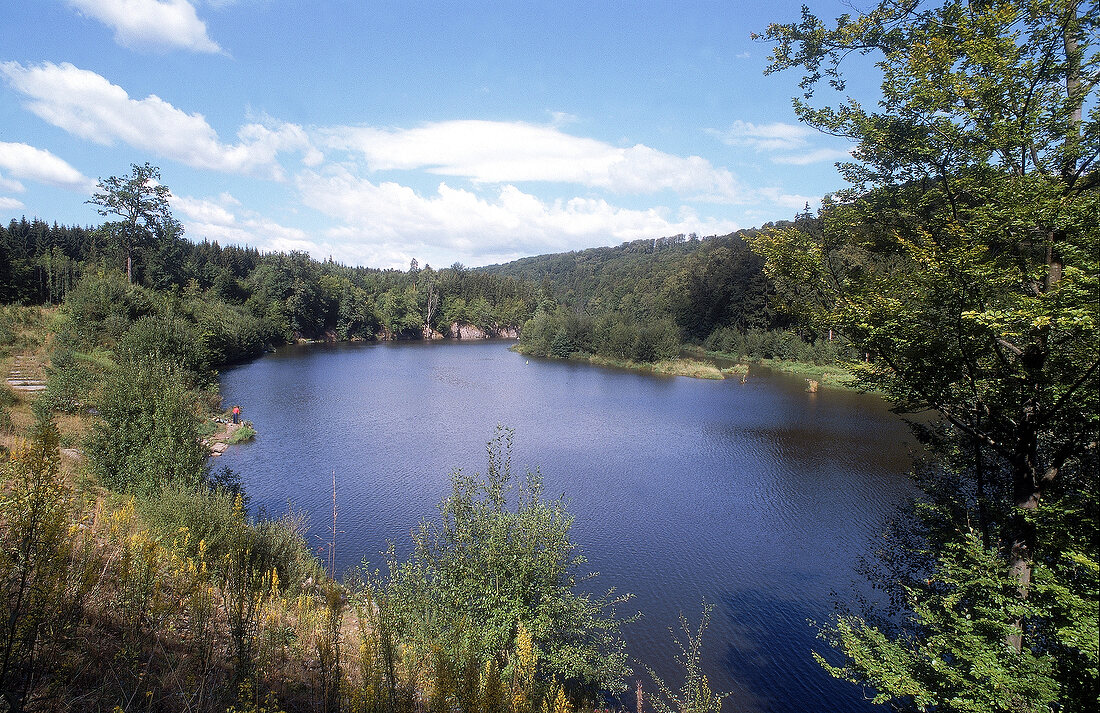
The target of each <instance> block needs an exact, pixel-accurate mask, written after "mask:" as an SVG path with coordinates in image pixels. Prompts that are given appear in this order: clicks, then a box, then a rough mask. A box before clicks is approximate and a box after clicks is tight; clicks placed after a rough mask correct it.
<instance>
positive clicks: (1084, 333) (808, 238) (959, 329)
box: [752, 0, 1100, 710]
mask: <svg viewBox="0 0 1100 713" xmlns="http://www.w3.org/2000/svg"><path fill="white" fill-rule="evenodd" d="M1098 22H1100V16H1098V15H1097V13H1095V12H1094V11H1092V10H1089V9H1088V8H1087V7H1086V5H1085V4H1083V3H1079V2H1076V1H1075V0H983V1H981V2H978V1H977V0H974V1H971V2H966V1H964V0H949V1H947V2H941V3H937V4H935V5H933V6H930V7H929V6H923V5H920V4H918V3H916V2H901V3H897V2H892V1H888V2H881V3H880V4H878V5H877V6H876V7H874V8H873V9H872V10H871V11H869V12H868V13H866V14H863V15H860V16H858V17H854V18H853V17H851V16H847V15H845V16H842V17H841V18H839V19H838V20H837V22H836V24H835V26H833V27H829V26H826V25H825V24H824V23H823V22H822V21H820V20H819V19H818V18H816V17H814V16H813V15H812V14H810V13H809V11H804V12H803V16H802V19H801V21H800V22H798V23H792V24H787V25H772V26H771V27H769V28H768V30H767V32H766V33H765V35H764V37H765V39H767V40H769V41H771V42H774V43H775V49H774V52H773V55H772V63H771V66H770V67H769V72H772V71H779V70H782V69H787V68H792V67H801V68H802V69H803V70H804V72H805V75H804V78H803V80H802V84H801V86H802V88H803V89H804V91H805V93H804V96H803V97H802V98H800V99H796V100H795V109H796V111H797V112H798V114H799V116H800V118H802V120H803V121H805V122H807V123H809V124H810V125H812V126H815V127H817V128H819V129H821V130H823V131H825V132H827V133H831V134H834V135H838V136H844V137H847V138H850V139H852V140H853V141H855V142H857V147H856V149H855V151H854V152H853V157H854V159H855V160H854V161H853V162H851V163H846V164H842V165H841V170H842V172H843V174H844V175H845V177H846V178H847V179H848V181H849V182H850V183H851V184H852V187H851V188H850V189H848V190H846V191H843V192H841V193H839V194H838V195H837V196H835V197H833V198H831V199H829V200H827V201H826V205H825V209H824V210H823V218H824V222H823V226H822V228H821V229H820V230H807V229H798V228H788V229H783V230H772V231H767V232H765V233H762V234H761V235H759V236H756V237H755V238H753V239H752V242H753V245H754V248H755V249H756V250H757V251H758V252H760V253H761V254H762V255H763V256H764V257H765V259H766V267H765V270H766V272H767V274H768V276H769V277H770V278H771V279H772V280H773V281H774V283H775V285H776V287H777V289H778V291H779V293H780V296H781V297H782V299H783V300H784V301H785V302H786V304H787V306H788V307H790V308H792V309H794V310H795V311H796V312H798V313H800V314H801V315H802V316H803V317H804V318H805V319H807V320H810V321H811V323H812V324H814V325H817V326H820V327H828V328H833V329H836V330H837V331H838V332H840V333H841V334H843V335H844V336H845V337H847V338H848V339H850V340H851V341H852V343H853V344H854V345H856V346H857V347H858V348H859V349H860V351H864V352H867V353H870V354H872V355H873V356H874V357H875V358H874V359H873V360H872V361H871V362H869V363H868V364H866V365H865V366H864V367H863V368H862V371H861V378H862V381H863V383H864V384H865V385H867V386H871V387H874V388H878V389H881V390H883V391H885V392H886V393H887V394H889V395H890V396H891V397H892V398H893V399H894V400H895V402H896V403H897V404H898V406H899V408H900V409H901V410H903V411H908V412H920V411H925V410H932V411H934V412H937V413H938V414H940V415H941V416H942V418H943V419H944V420H945V421H946V422H947V423H948V424H949V431H948V432H947V433H946V438H939V439H937V440H936V442H935V443H934V445H936V446H937V447H938V450H939V452H940V454H941V455H942V456H943V458H944V461H945V462H947V461H951V462H950V463H949V464H948V465H946V466H945V472H946V473H948V474H951V475H953V476H955V477H957V478H964V479H967V480H968V481H969V482H971V483H972V487H970V488H969V490H968V491H967V492H968V495H967V501H966V502H963V503H961V504H960V505H961V506H962V507H964V509H965V508H967V507H969V508H970V509H971V510H972V511H973V512H972V515H973V522H975V523H976V524H977V525H978V528H979V530H980V533H981V536H982V546H983V547H985V548H986V549H988V550H989V551H990V552H991V553H993V554H994V555H995V556H996V557H998V558H1000V560H1001V561H1002V562H1003V563H1004V564H1005V570H1006V571H1007V572H1008V573H1009V576H1010V578H1011V581H1012V582H1013V588H1014V599H1015V602H1009V601H1007V600H1004V599H1000V600H998V601H999V602H1000V605H1003V606H1004V607H1010V608H1011V607H1016V609H1017V611H1016V614H1015V615H1013V616H1012V617H1011V618H1010V620H1009V623H1010V624H1011V626H1009V627H1008V629H1005V630H1003V631H1002V633H1003V637H1004V638H1003V640H1002V641H999V642H998V641H997V640H996V637H992V638H987V640H985V643H984V644H983V643H981V642H979V641H978V640H972V641H971V642H970V643H971V644H973V645H975V646H978V645H981V646H982V647H983V648H982V649H981V650H982V651H984V652H986V654H988V655H989V656H993V657H994V658H997V657H998V656H999V654H997V652H996V648H997V647H998V646H1003V645H1005V644H1006V643H1007V644H1008V645H1009V647H1010V649H1011V650H1012V651H1013V652H1014V653H1013V656H1014V657H1015V658H1013V659H1012V663H1013V665H1014V666H1021V667H1024V668H1027V666H1026V665H1025V664H1026V660H1027V657H1028V656H1034V657H1038V658H1042V657H1044V656H1050V657H1052V658H1051V660H1050V663H1051V674H1050V675H1051V676H1052V677H1053V679H1054V680H1056V681H1057V682H1058V685H1059V687H1060V688H1059V693H1058V698H1059V700H1061V701H1062V704H1063V705H1064V706H1065V707H1066V709H1067V710H1068V709H1077V708H1079V707H1083V705H1084V702H1085V701H1087V700H1089V696H1091V702H1093V703H1094V702H1095V698H1096V677H1097V673H1096V657H1095V654H1094V653H1093V654H1092V655H1089V654H1088V653H1087V651H1083V650H1081V649H1080V648H1079V647H1077V648H1074V647H1073V646H1072V645H1070V646H1068V648H1067V646H1066V645H1065V642H1064V641H1062V640H1061V639H1059V635H1058V633H1057V632H1058V631H1059V629H1060V628H1066V627H1069V628H1073V627H1074V625H1075V622H1074V621H1073V620H1072V616H1071V619H1068V620H1067V619H1066V618H1064V617H1062V616H1058V615H1055V614H1054V613H1053V611H1054V610H1058V611H1063V612H1065V611H1070V610H1072V609H1073V607H1072V606H1070V604H1071V603H1072V601H1075V598H1080V597H1081V596H1083V595H1085V594H1087V592H1088V591H1089V587H1091V586H1093V584H1092V583H1093V582H1094V581H1095V579H1094V578H1090V577H1089V576H1083V575H1080V574H1079V573H1078V574H1073V573H1072V572H1073V570H1072V569H1067V568H1065V567H1064V566H1062V565H1061V564H1060V563H1061V562H1062V561H1063V559H1064V557H1066V556H1067V555H1068V554H1069V553H1073V554H1074V555H1075V556H1078V557H1080V558H1083V559H1082V560H1081V561H1082V562H1084V563H1085V564H1084V565H1082V566H1083V567H1084V569H1085V570H1086V571H1088V568H1089V567H1092V566H1095V562H1096V560H1097V557H1096V551H1097V545H1096V520H1095V517H1091V518H1090V517H1073V518H1068V519H1067V518H1066V517H1063V516H1064V515H1065V514H1066V512H1067V511H1068V510H1072V509H1074V508H1077V507H1078V506H1079V505H1080V504H1082V503H1085V504H1089V503H1091V504H1092V505H1086V509H1087V508H1088V507H1092V506H1094V504H1095V497H1094V486H1093V484H1092V483H1091V476H1090V471H1091V469H1094V468H1095V467H1096V448H1097V438H1096V430H1097V423H1098V417H1097V413H1098V406H1100V404H1098V400H1097V394H1098V388H1097V386H1098V385H1097V371H1098V368H1100V355H1098V350H1097V344H1098V332H1097V323H1098V320H1100V314H1098V312H1100V310H1098V306H1097V305H1098V302H1100V290H1098V273H1100V237H1098V232H1097V225H1098V224H1100V198H1098V189H1100V174H1098V173H1097V171H1096V160H1097V157H1098V155H1100V108H1098V107H1097V103H1096V102H1095V100H1094V99H1095V87H1096V82H1097V79H1098V67H1100V60H1098V57H1097V52H1096V49H1095V47H1094V46H1093V45H1092V44H1091V38H1093V37H1095V34H1096V30H1097V27H1098ZM872 53H873V54H874V55H875V57H876V59H877V65H876V66H877V67H878V69H879V70H880V71H881V72H882V76H883V82H882V89H881V93H882V96H881V99H880V101H879V103H878V106H877V107H876V108H873V109H872V108H868V107H866V106H864V105H863V104H861V103H860V102H859V101H857V100H856V99H854V98H848V99H847V100H846V101H844V102H842V103H840V104H839V105H836V106H815V105H814V98H815V91H816V90H817V89H818V85H819V84H820V82H821V81H822V80H827V82H828V83H829V85H830V86H831V87H832V88H833V89H834V90H838V91H841V92H843V91H845V81H844V80H845V77H844V73H843V71H842V70H843V68H844V62H845V60H846V59H849V60H850V58H851V57H852V56H859V55H867V54H872ZM1090 98H1091V99H1090ZM1086 111H1087V117H1086V116H1085V112H1086ZM948 453H950V457H948V455H947V454H948ZM1055 521H1059V522H1062V523H1063V524H1067V523H1068V524H1072V525H1073V526H1074V527H1075V528H1076V531H1075V535H1077V536H1079V537H1080V538H1081V540H1082V541H1083V542H1084V543H1085V544H1084V546H1083V548H1076V549H1066V548H1067V545H1066V543H1065V542H1064V541H1063V540H1064V537H1063V536H1062V535H1061V534H1060V533H1059V532H1058V529H1057V528H1050V527H1048V526H1047V525H1049V523H1052V522H1055ZM956 525H957V523H956ZM966 532H967V530H966V528H965V527H959V526H956V527H955V528H954V529H953V530H951V529H945V530H941V531H940V532H938V533H937V534H936V538H934V539H933V540H932V546H933V547H934V548H935V552H936V553H937V554H938V555H941V556H942V557H940V558H939V559H937V560H936V561H935V563H934V564H933V565H932V575H933V576H932V579H933V581H944V579H945V578H951V577H954V574H953V573H954V572H956V570H957V563H958V561H959V559H958V556H959V555H958V552H957V551H956V550H952V549H951V548H952V547H958V546H959V545H960V543H962V542H965V541H966V537H967V535H966ZM944 538H947V539H946V541H945V539H944ZM952 552H955V555H953V556H952V557H953V559H952V558H951V557H949V558H948V559H946V560H945V559H943V557H948V555H950V554H951V553H952ZM934 559H935V558H934ZM1088 563H1092V564H1088ZM1041 578H1053V579H1054V580H1056V581H1058V582H1059V583H1060V584H1059V585H1058V586H1060V587H1063V589H1064V592H1063V593H1064V594H1065V598H1064V599H1062V600H1061V603H1059V604H1057V605H1052V606H1053V609H1047V610H1042V612H1037V611H1029V610H1027V609H1026V607H1023V605H1022V604H1021V602H1025V603H1029V604H1030V598H1031V597H1032V596H1039V595H1038V593H1037V588H1038V587H1039V580H1040V579H1041ZM952 581H954V580H952ZM1048 584H1049V582H1048ZM1043 586H1047V585H1043ZM949 588H953V589H955V590H957V591H958V592H959V594H958V596H960V597H962V598H963V599H967V598H969V596H970V595H969V594H967V593H966V592H967V591H969V590H967V589H966V588H965V587H961V585H951V587H949ZM1055 589H1057V587H1055ZM932 595H933V589H932V588H926V589H925V590H924V594H923V595H921V596H919V597H918V598H917V600H915V601H912V602H911V606H912V607H913V608H914V610H913V612H914V614H915V618H914V619H913V620H912V623H913V624H914V626H915V627H916V630H917V631H918V632H924V633H925V634H927V633H928V632H930V631H934V630H936V629H937V627H938V628H939V629H941V630H942V631H945V632H948V631H952V630H954V627H958V626H962V624H963V622H964V621H966V619H965V618H964V617H958V618H955V619H953V620H951V621H948V620H946V619H941V620H938V621H937V622H930V621H929V620H928V619H927V617H925V616H924V615H923V614H922V612H921V610H920V609H917V607H921V608H924V607H927V606H930V601H931V600H930V599H928V598H927V597H930V596H932ZM1056 598H1057V597H1056ZM1041 613H1042V615H1040V614H1041ZM1078 614H1079V613H1078ZM998 620H1001V619H998ZM842 624H843V622H842ZM872 629H874V627H872ZM874 630H875V631H878V630H877V629H874ZM867 631H869V629H864V628H860V627H853V626H848V625H843V626H841V627H840V628H837V629H834V633H835V634H836V637H837V638H836V641H837V642H838V643H839V644H841V647H842V648H844V649H845V650H846V651H847V653H848V654H849V661H848V668H847V669H846V671H847V673H846V675H847V676H848V677H849V678H852V680H859V681H860V682H862V683H869V684H871V685H872V686H875V687H877V688H878V689H879V690H880V691H889V692H891V696H893V697H894V698H895V699H897V700H902V701H908V705H911V706H915V707H917V708H921V709H928V708H933V707H934V708H936V709H945V710H957V709H973V708H967V707H965V706H962V704H961V703H958V701H956V700H955V699H954V698H953V697H952V694H951V693H950V691H951V687H950V685H948V684H947V683H946V682H947V681H948V680H949V679H950V677H951V675H955V674H957V673H958V672H959V671H960V670H962V669H963V668H964V667H965V665H966V661H967V660H969V655H968V656H962V655H961V653H962V652H963V648H961V647H960V648H959V649H958V650H957V651H956V652H954V654H953V655H951V656H946V657H944V658H942V659H940V662H941V665H943V666H948V667H950V668H951V669H952V671H953V673H951V674H948V673H946V672H942V673H941V675H940V676H939V677H938V678H937V680H938V681H939V683H940V684H943V685H942V687H940V688H935V687H933V688H929V689H927V690H928V691H929V693H928V694H927V695H924V694H921V696H916V694H911V693H910V694H907V693H905V691H906V690H907V689H906V688H905V686H902V685H899V683H898V681H899V680H900V681H907V682H909V683H914V682H915V681H916V679H915V678H914V677H913V672H912V671H900V670H893V671H890V672H885V669H883V668H881V666H879V664H882V663H883V662H886V661H887V660H889V659H890V657H892V656H894V655H896V652H893V653H891V652H890V651H889V650H888V649H886V648H883V647H880V646H878V645H877V644H876V641H875V639H874V637H871V636H868V635H865V634H866V633H867ZM921 640H922V639H921V638H920V635H917V636H916V637H915V638H914V637H913V636H905V637H899V638H897V639H895V641H896V643H897V644H898V645H900V646H902V647H904V648H906V649H907V650H912V651H916V649H917V647H918V645H919V642H920V641H921ZM1092 648H1093V649H1094V648H1095V642H1092ZM855 651H860V652H863V655H861V656H860V657H854V656H853V652H855ZM970 655H978V654H977V653H976V652H971V654H970ZM999 660H1007V659H1004V658H1003V657H1001V658H1000V659H999ZM1029 671H1030V672H1028V671H1024V670H1023V668H1018V669H1017V673H1018V674H1019V675H1021V676H1024V677H1029V676H1031V675H1032V674H1033V673H1034V670H1031V669H1029ZM1006 675H1007V674H1006ZM891 676H897V677H900V678H897V679H891ZM998 680H999V679H998V678H997V677H995V676H992V675H991V676H987V677H981V676H979V677H978V680H977V681H976V682H975V685H983V686H986V687H991V688H996V687H997V685H998V683H997V681H998ZM925 684H927V681H925V683H922V684H921V685H925ZM914 685H916V684H915V683H914ZM1036 700H1039V699H1036ZM1002 704H1003V701H1002V703H996V704H994V703H988V705H989V706H992V707H993V708H994V709H996V707H997V706H1000V705H1002ZM983 705H986V704H983ZM1004 705H1007V704H1004Z"/></svg>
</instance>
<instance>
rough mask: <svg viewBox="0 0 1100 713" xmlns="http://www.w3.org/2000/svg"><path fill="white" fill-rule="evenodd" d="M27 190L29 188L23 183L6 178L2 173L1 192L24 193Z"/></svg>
mask: <svg viewBox="0 0 1100 713" xmlns="http://www.w3.org/2000/svg"><path fill="white" fill-rule="evenodd" d="M25 190H27V187H26V186H24V185H23V184H22V183H20V182H19V181H16V180H14V179H11V178H4V174H2V173H0V191H9V192H11V193H22V192H23V191H25Z"/></svg>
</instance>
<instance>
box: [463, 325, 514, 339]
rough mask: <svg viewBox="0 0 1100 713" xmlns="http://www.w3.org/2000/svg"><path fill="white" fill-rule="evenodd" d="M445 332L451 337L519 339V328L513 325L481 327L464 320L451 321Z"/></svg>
mask: <svg viewBox="0 0 1100 713" xmlns="http://www.w3.org/2000/svg"><path fill="white" fill-rule="evenodd" d="M447 333H448V336H449V337H450V338H451V339H490V338H493V337H497V338H504V339H519V330H518V329H516V328H515V327H498V326H493V327H491V328H489V329H482V328H481V327H478V326H476V325H473V324H468V323H466V322H453V323H452V324H451V326H450V328H449V329H448V330H447Z"/></svg>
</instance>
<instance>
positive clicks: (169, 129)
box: [0, 62, 321, 179]
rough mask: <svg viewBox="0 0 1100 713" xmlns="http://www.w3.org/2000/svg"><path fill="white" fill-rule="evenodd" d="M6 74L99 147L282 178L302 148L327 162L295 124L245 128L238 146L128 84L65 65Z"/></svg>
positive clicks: (38, 107)
mask: <svg viewBox="0 0 1100 713" xmlns="http://www.w3.org/2000/svg"><path fill="white" fill-rule="evenodd" d="M0 74H3V75H5V76H6V77H7V79H8V82H9V83H10V84H11V86H12V87H13V88H14V89H15V90H16V91H18V92H19V93H21V94H23V95H24V96H25V97H27V99H28V100H29V101H28V102H27V104H26V106H27V108H28V109H29V110H30V111H32V112H34V113H35V114H37V115H38V116H39V117H40V118H42V119H43V120H45V121H47V122H49V123H51V124H53V125H54V126H57V127H59V128H61V129H64V130H65V131H68V132H69V133H70V134H73V135H75V136H79V137H81V138H85V139H89V140H91V141H94V142H96V143H100V144H106V145H111V144H114V143H115V142H116V141H122V142H124V143H126V144H129V145H130V146H133V147H134V148H137V149H141V150H142V151H147V152H150V153H154V154H158V155H160V156H164V157H166V158H169V159H173V160H176V161H180V162H181V163H185V164H187V165H188V166H192V167H194V168H202V169H213V170H216V171H225V172H228V173H242V174H251V175H256V176H260V177H264V178H272V179H281V178H283V177H284V172H283V169H282V167H281V166H280V165H279V164H278V162H277V160H276V159H277V155H278V154H279V153H281V152H284V151H300V152H303V153H304V155H305V158H304V161H305V162H306V163H307V165H316V163H318V162H319V161H320V160H321V156H320V154H319V152H317V150H316V149H315V148H313V147H312V146H311V144H310V141H309V138H308V137H307V136H306V133H305V131H304V130H303V129H302V128H301V127H300V126H297V125H295V124H288V123H282V122H276V121H271V120H269V121H268V123H251V124H246V125H244V126H242V127H241V128H240V130H239V131H238V132H237V138H238V143H236V144H225V143H222V142H221V141H220V140H219V138H218V134H217V132H216V131H215V130H214V128H213V127H211V126H210V124H208V123H207V121H206V119H205V118H204V117H203V115H202V114H199V113H197V112H196V113H193V114H188V113H187V112H185V111H183V110H181V109H177V108H176V107H174V106H172V105H171V104H170V103H168V102H166V101H164V100H163V99H161V98H160V97H158V96H156V95H154V94H151V95H149V96H148V97H146V98H144V99H131V98H130V96H129V95H128V94H127V93H126V90H125V89H123V88H122V87H120V86H118V85H116V84H112V83H111V82H109V81H108V80H107V79H105V78H104V77H102V76H100V75H99V74H96V73H95V72H91V71H88V70H85V69H79V68H77V67H74V66H73V65H71V64H69V63H67V62H65V63H62V64H59V65H58V64H53V63H52V62H45V63H43V64H42V65H39V66H29V67H24V66H23V65H21V64H19V63H18V62H4V63H0Z"/></svg>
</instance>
